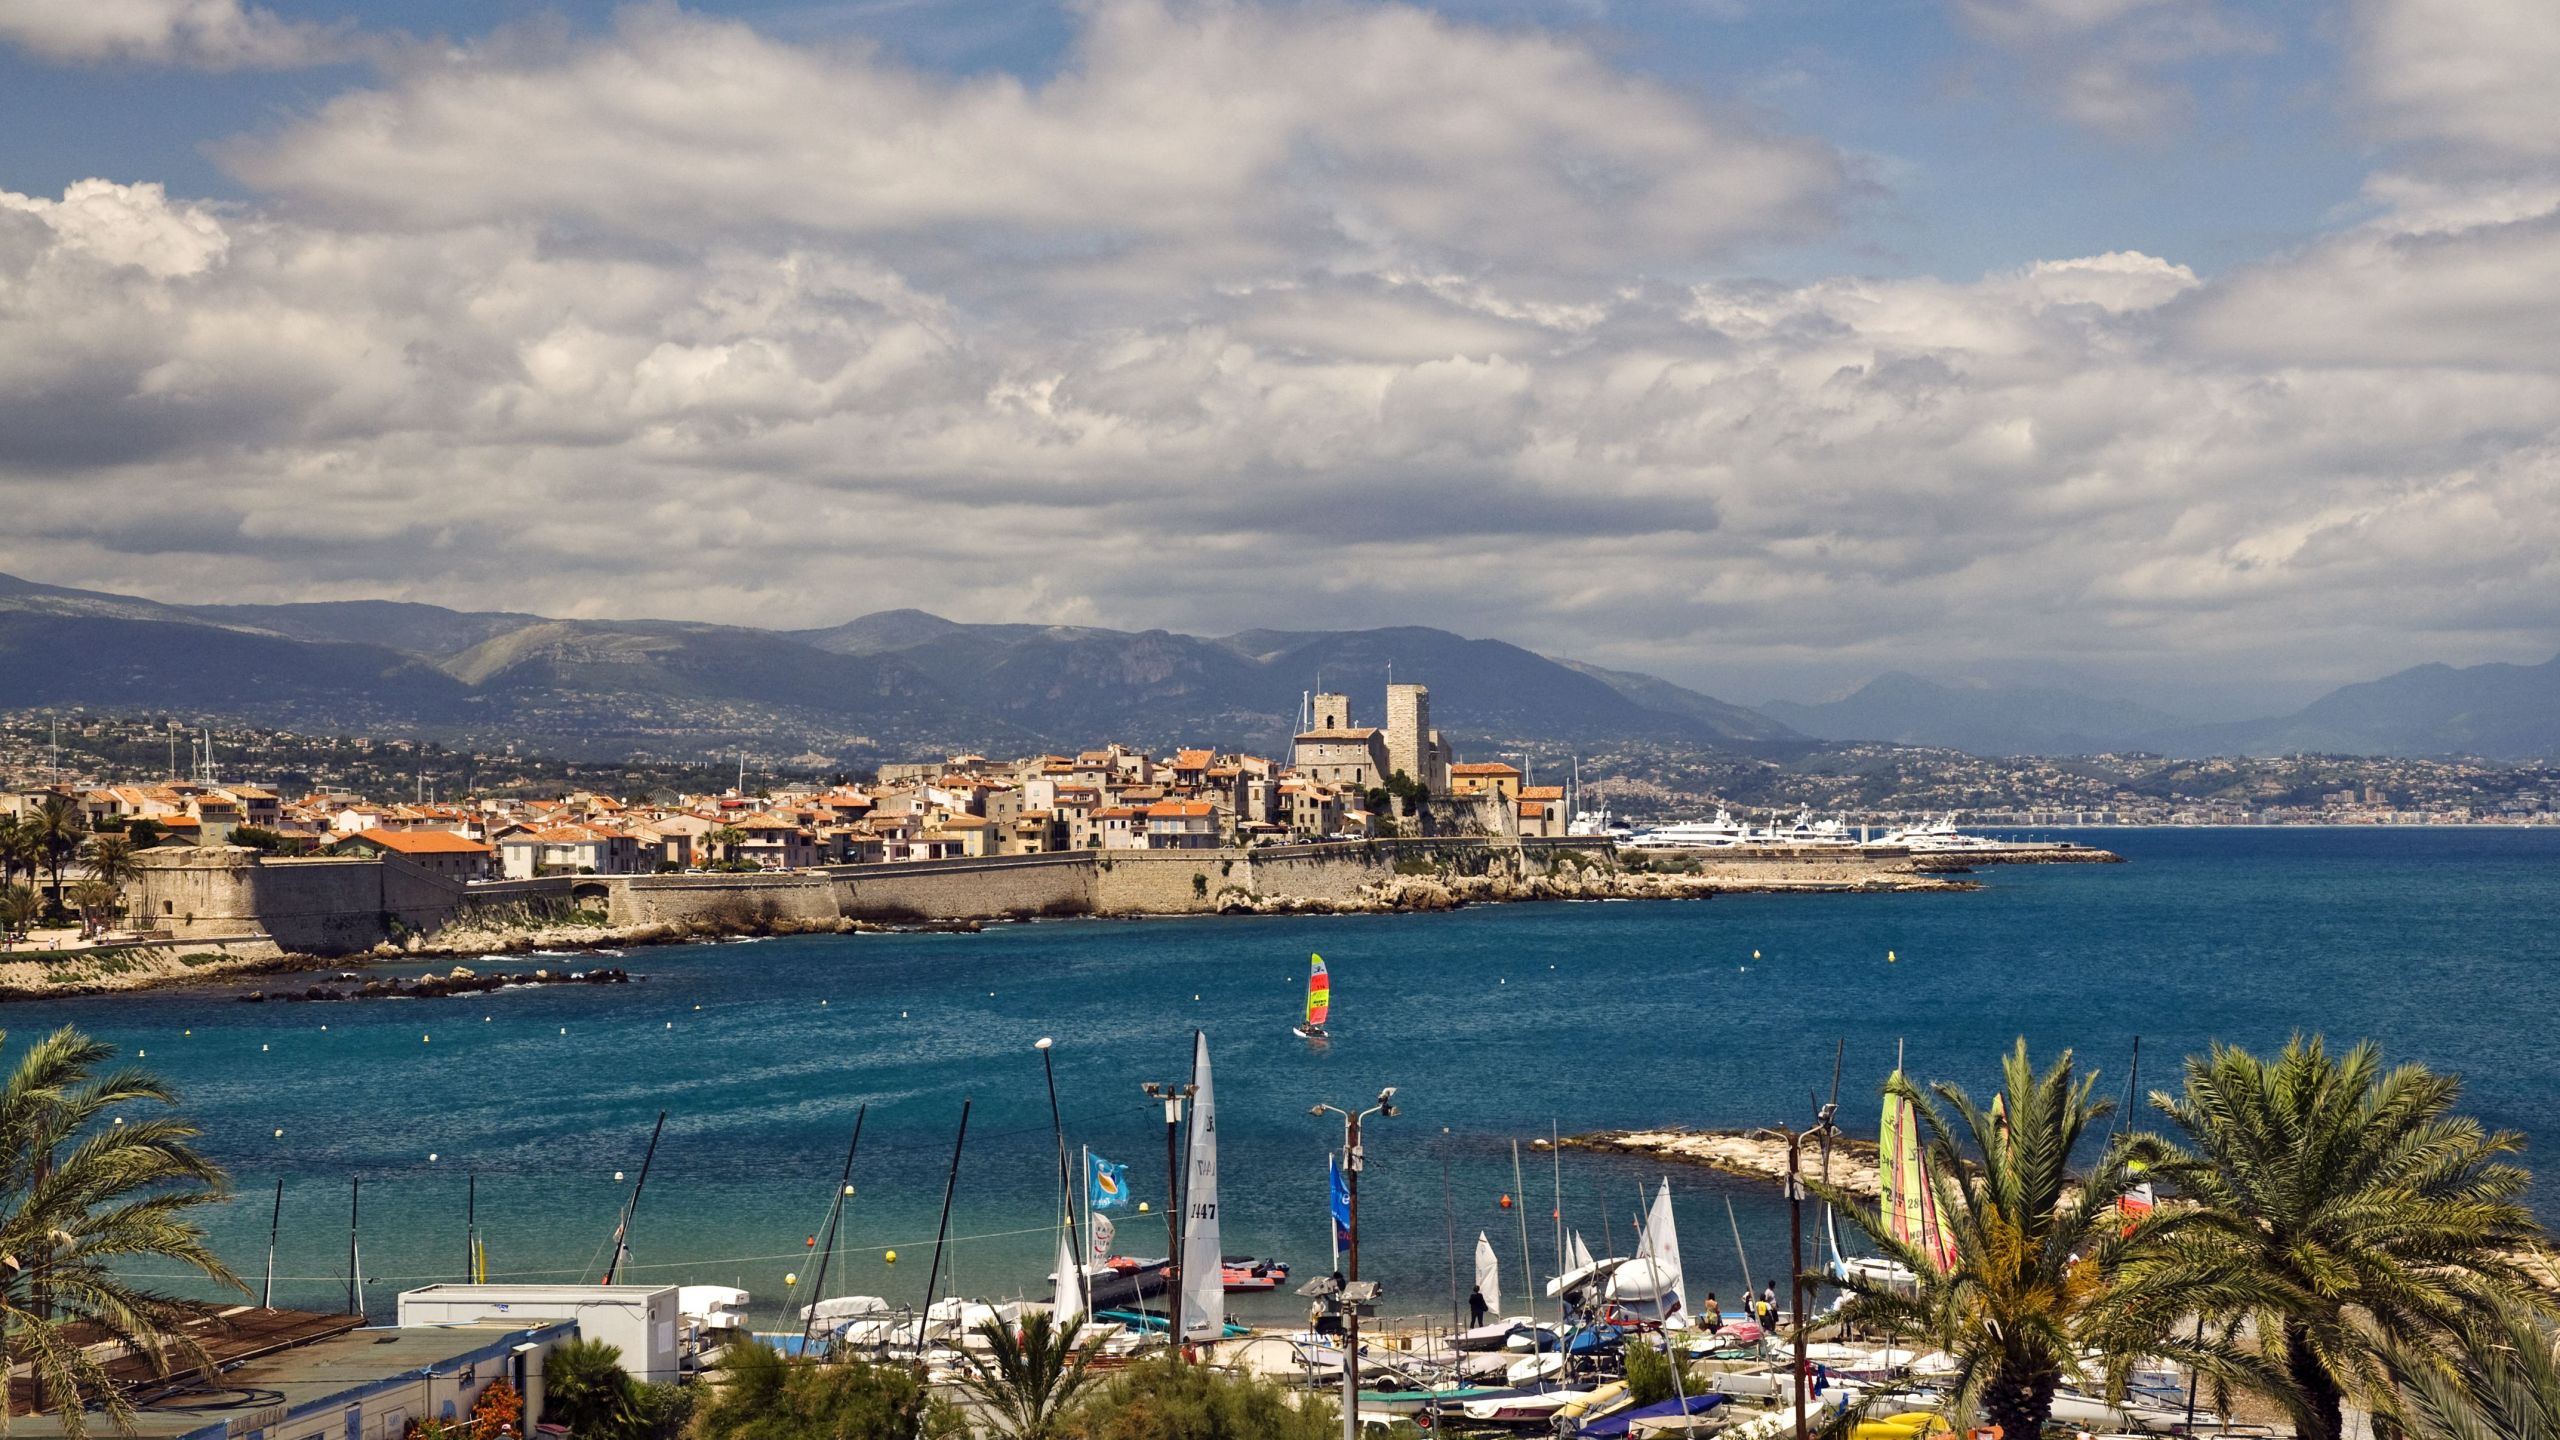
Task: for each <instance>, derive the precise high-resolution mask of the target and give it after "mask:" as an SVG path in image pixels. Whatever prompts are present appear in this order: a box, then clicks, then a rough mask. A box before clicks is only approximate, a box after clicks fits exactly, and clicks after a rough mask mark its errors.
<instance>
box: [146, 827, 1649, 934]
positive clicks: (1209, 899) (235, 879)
mask: <svg viewBox="0 0 2560 1440" xmlns="http://www.w3.org/2000/svg"><path fill="white" fill-rule="evenodd" d="M137 860H138V863H139V866H140V869H141V874H140V876H139V878H137V880H136V881H135V886H134V888H135V892H136V893H135V897H134V907H133V908H134V914H135V916H136V919H137V921H140V922H142V923H147V924H149V925H151V926H152V927H153V928H155V929H160V930H166V931H168V932H169V933H170V934H171V935H173V936H175V937H177V938H179V939H186V938H189V937H192V936H207V937H210V936H215V935H224V936H238V935H241V934H244V933H248V934H260V935H265V936H268V937H270V938H272V939H273V940H274V942H275V943H276V944H277V945H278V946H279V947H281V948H283V949H286V950H291V951H296V952H300V953H303V954H312V955H343V954H351V953H355V952H358V951H363V950H369V949H372V948H373V947H374V946H376V945H379V944H382V943H384V942H386V941H399V940H402V939H404V938H406V937H408V936H411V935H421V936H432V935H433V934H435V932H436V931H438V930H440V929H442V928H444V927H445V926H447V925H450V924H453V923H454V922H456V921H470V922H478V923H485V922H486V921H488V920H489V919H490V918H491V917H495V916H504V915H512V916H514V917H517V918H519V919H521V920H523V921H525V922H527V923H533V922H539V921H541V920H543V919H545V918H556V919H560V920H569V919H572V918H580V919H584V918H592V919H593V920H594V921H596V922H599V923H601V924H603V925H607V926H611V927H615V928H641V927H653V926H655V927H683V928H693V929H700V930H728V931H745V930H752V929H759V928H764V927H767V926H771V925H775V924H777V923H789V924H798V925H809V926H814V925H823V924H830V923H836V922H842V921H877V922H883V923H893V924H894V923H912V922H919V921H954V920H993V919H1020V918H1032V917H1042V916H1071V915H1206V914H1217V913H1223V912H1235V911H1252V910H1260V909H1271V908H1285V907H1287V906H1290V905H1295V904H1306V905H1315V906H1322V905H1328V904H1339V903H1342V902H1345V901H1349V900H1352V899H1353V898H1355V897H1356V896H1358V895H1359V893H1360V892H1361V891H1362V890H1363V889H1364V888H1365V887H1368V886H1372V885H1375V884H1378V883H1380V882H1382V881H1387V880H1390V879H1392V878H1394V877H1396V876H1399V875H1406V876H1410V875H1431V874H1439V875H1488V874H1501V875H1507V876H1510V877H1513V878H1525V877H1528V876H1532V875H1548V874H1555V873H1558V872H1559V871H1570V870H1575V869H1579V868H1582V867H1587V866H1595V865H1601V866H1605V865H1607V864H1609V863H1610V862H1611V860H1612V855H1611V850H1610V847H1609V845H1608V844H1607V842H1605V841H1598V840H1525V841H1524V840H1482V839H1438V840H1388V841H1374V842H1364V841H1353V842H1347V843H1337V844H1323V845H1283V846H1264V847H1260V848H1256V849H1249V850H1248V849H1217V850H1111V851H1100V850H1087V851H1076V852H1068V853H1060V854H1049V855H1014V856H996V857H988V858H984V859H971V860H934V861H908V862H901V863H896V864H882V865H839V866H830V867H825V868H822V869H817V870H808V871H800V872H794V873H791V874H780V875H579V876H554V877H548V878H544V879H539V880H522V881H498V882H492V883H484V884H477V885H468V886H466V885H464V884H462V883H460V882H458V881H455V880H451V879H448V878H446V877H443V876H439V875H431V874H428V873H427V872H425V871H423V870H420V869H418V868H416V867H414V866H411V865H409V864H407V863H406V862H404V861H401V860H399V859H397V858H395V857H378V858H364V859H356V858H337V857H329V858H313V859H301V858H293V859H283V858H276V857H272V856H267V855H262V854H260V853H258V852H256V851H253V850H244V849H237V848H223V847H216V848H205V849H184V848H178V847H170V848H166V849H159V850H150V851H145V852H143V854H142V855H141V856H139V857H137Z"/></svg>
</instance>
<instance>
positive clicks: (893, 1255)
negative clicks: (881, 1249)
mask: <svg viewBox="0 0 2560 1440" xmlns="http://www.w3.org/2000/svg"><path fill="white" fill-rule="evenodd" d="M880 1258H881V1259H883V1260H886V1261H888V1262H889V1263H890V1264H892V1265H895V1264H897V1263H898V1252H897V1251H895V1250H892V1251H890V1252H889V1253H888V1254H886V1255H883V1256H881V1257H880Z"/></svg>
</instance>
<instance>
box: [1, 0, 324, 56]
mask: <svg viewBox="0 0 2560 1440" xmlns="http://www.w3.org/2000/svg"><path fill="white" fill-rule="evenodd" d="M0 42H6V43H8V44H13V45H17V46H19V47H21V48H23V49H25V50H27V51H28V52H30V53H32V54H34V55H37V56H39V57H41V58H43V59H46V60H52V61H56V62H67V63H74V64H99V63H108V62H115V63H139V64H145V65H175V66H186V67H190V68H195V69H204V70H264V69H290V68H294V67H297V66H303V65H317V64H326V63H329V62H332V61H336V60H343V59H347V58H349V57H350V56H351V55H353V54H354V53H355V52H356V49H357V42H356V40H355V39H354V34H353V31H352V29H351V28H350V27H345V26H320V25H309V24H303V23H299V22H295V21H290V20H286V19H284V18H283V17H281V16H279V15H277V14H276V13H275V12H274V11H271V10H267V9H263V8H261V7H258V6H253V5H242V4H241V3H240V0H0Z"/></svg>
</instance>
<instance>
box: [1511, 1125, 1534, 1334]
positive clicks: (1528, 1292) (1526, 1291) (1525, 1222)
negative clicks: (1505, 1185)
mask: <svg viewBox="0 0 2560 1440" xmlns="http://www.w3.org/2000/svg"><path fill="white" fill-rule="evenodd" d="M1511 1194H1512V1198H1513V1201H1514V1203H1513V1205H1512V1207H1511V1213H1512V1215H1513V1217H1514V1218H1516V1219H1517V1220H1518V1221H1519V1222H1520V1284H1521V1287H1522V1289H1521V1294H1522V1295H1524V1296H1528V1297H1535V1296H1536V1295H1537V1293H1538V1272H1537V1270H1536V1269H1534V1268H1533V1267H1531V1265H1530V1264H1529V1192H1528V1191H1527V1190H1526V1189H1524V1188H1523V1187H1522V1186H1521V1183H1520V1137H1519V1136H1517V1135H1514V1136H1513V1137H1511Z"/></svg>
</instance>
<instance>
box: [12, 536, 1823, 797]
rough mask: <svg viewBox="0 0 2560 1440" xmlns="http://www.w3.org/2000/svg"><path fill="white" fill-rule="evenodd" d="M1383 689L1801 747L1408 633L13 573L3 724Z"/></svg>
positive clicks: (567, 714)
mask: <svg viewBox="0 0 2560 1440" xmlns="http://www.w3.org/2000/svg"><path fill="white" fill-rule="evenodd" d="M1391 673H1400V674H1401V675H1402V676H1403V677H1404V678H1407V679H1412V680H1419V681H1422V682H1424V683H1426V684H1428V685H1429V686H1430V687H1431V700H1432V718H1433V722H1434V723H1435V724H1436V725H1437V726H1438V727H1439V728H1441V729H1442V730H1444V731H1446V732H1448V733H1449V734H1450V735H1451V736H1452V738H1453V739H1456V740H1458V741H1460V742H1461V743H1462V744H1469V745H1472V746H1474V747H1476V748H1477V749H1478V750H1482V749H1483V748H1484V747H1486V746H1496V747H1498V746H1500V745H1503V744H1505V743H1538V742H1547V743H1576V744H1602V743H1609V742H1621V741H1650V742H1660V743H1667V744H1680V745H1696V746H1708V747H1715V746H1733V745H1743V746H1749V745H1757V744H1781V745H1783V744H1786V743H1789V742H1794V743H1798V744H1801V743H1802V737H1800V736H1797V735H1795V734H1794V732H1792V731H1790V730H1788V729H1787V728H1786V727H1785V726H1783V725H1780V724H1778V723H1776V722H1775V721H1772V720H1770V719H1768V718H1767V717H1765V716H1763V715H1760V714H1758V713H1756V712H1754V711H1751V710H1748V709H1745V708H1743V707H1741V706H1738V705H1730V704H1727V703H1725V702H1723V701H1720V700H1717V699H1715V698H1713V697H1712V696H1707V695H1702V694H1699V693H1697V692H1695V691H1692V690H1688V689H1684V688H1683V687H1681V686H1678V685H1674V684H1672V683H1670V682H1669V681H1666V680H1661V679H1657V678H1655V677H1653V676H1649V675H1633V674H1627V673H1624V672H1618V671H1611V670H1603V669H1600V668H1598V667H1594V666H1584V665H1576V664H1573V663H1570V662H1559V661H1555V660H1551V659H1548V658H1546V657H1544V656H1541V655H1537V654H1534V653H1532V652H1530V651H1528V650H1524V649H1522V648H1520V647H1519V646H1516V645H1510V644H1505V643H1503V642H1502V641H1498V640H1471V639H1467V638H1464V637H1462V636H1458V635H1453V634H1450V633H1449V632H1447V631H1443V630H1431V629H1424V628H1420V627H1398V628H1390V629H1380V630H1356V631H1271V630H1257V631H1247V632H1245V633H1242V634H1238V635H1230V636H1225V637H1222V638H1205V637H1201V636H1194V635H1180V634H1175V633H1172V632H1169V631H1163V630H1150V631H1145V632H1138V633H1132V632H1127V631H1117V630H1103V629H1095V628H1089V627H1079V626H1043V625H967V624H961V623H959V622H956V621H951V620H945V619H943V618H941V617H940V616H936V615H928V614H926V613H924V612H922V611H917V610H896V611H888V612H884V613H881V614H876V615H867V616H864V617H862V618H861V619H858V620H854V621H850V622H848V623H846V624H843V625H838V626H833V627H830V628H827V629H822V630H802V631H787V632H786V631H773V630H760V629H753V628H749V627H743V626H724V625H706V624H697V623H691V622H682V621H664V620H560V619H552V618H549V617H545V616H540V615H529V614H520V613H515V612H507V611H482V612H473V611H456V610H448V609H444V608H442V607H439V606H433V605H417V604H406V603H396V602H388V601H329V602H316V603H309V604H295V605H171V604H163V603H161V602H158V601H152V600H144V599H139V598H136V597H132V596H124V595H112V594H105V593H101V592H96V591H86V590H71V589H64V588H61V587H57V586H49V585H40V584H35V583H33V582H29V581H25V580H19V579H15V578H12V577H7V576H0V710H24V709H31V708H38V707H72V706H88V707H96V708H114V709H151V710H166V711H170V712H173V713H178V714H211V715H222V716H230V717H237V718H240V719H246V720H254V721H260V722H266V723H274V724H281V725H289V726H292V727H295V728H301V729H308V730H319V731H322V732H323V733H331V732H338V731H350V730H376V729H379V730H404V731H414V732H419V733H426V734H435V735H443V736H450V737H452V738H454V739H457V740H468V741H470V742H472V743H475V744H485V743H493V742H501V741H513V742H517V743H521V744H524V745H528V746H532V747H536V748H539V749H541V750H544V751H546V752H549V753H555V754H565V755H572V756H575V755H623V754H634V753H649V754H656V755H687V754H708V753H711V752H715V751H719V750H723V749H727V748H730V747H733V746H736V745H741V744H743V745H749V746H753V747H755V748H757V749H760V750H768V751H769V750H771V749H773V748H775V747H777V746H784V747H791V748H796V749H798V750H800V751H801V752H803V754H805V755H809V756H814V757H825V758H827V759H837V760H846V761H853V760H862V759H871V758H877V757H879V756H883V755H904V754H918V753H933V752H935V751H947V750H952V749H964V748H965V749H986V750H990V751H992V752H997V753H1015V752H1020V751H1026V750H1033V749H1041V748H1051V749H1055V748H1070V747H1078V746H1083V745H1090V744H1096V743H1100V742H1102V741H1106V740H1114V739H1116V740H1122V741H1127V742H1130V743H1134V744H1139V745H1146V746H1150V747H1163V746H1168V745H1171V744H1174V743H1176V742H1191V743H1209V744H1218V745H1226V746H1244V747H1252V748H1256V749H1260V750H1264V751H1266V752H1277V751H1278V750H1279V749H1280V748H1281V747H1283V746H1284V745H1285V743H1286V739H1287V736H1288V735H1289V734H1290V733H1291V732H1292V731H1293V730H1294V729H1295V727H1296V721H1297V716H1298V708H1299V700H1300V696H1301V695H1302V694H1303V693H1304V692H1305V691H1308V690H1311V689H1316V688H1325V689H1337V690H1342V691H1345V692H1347V693H1349V694H1350V695H1351V696H1352V697H1353V706H1354V713H1355V717H1358V718H1361V719H1363V720H1365V721H1366V722H1368V723H1383V721H1384V717H1383V715H1382V714H1381V713H1380V707H1381V706H1382V704H1383V691H1384V686H1385V684H1386V681H1387V679H1388V677H1389V675H1390V674H1391Z"/></svg>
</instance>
